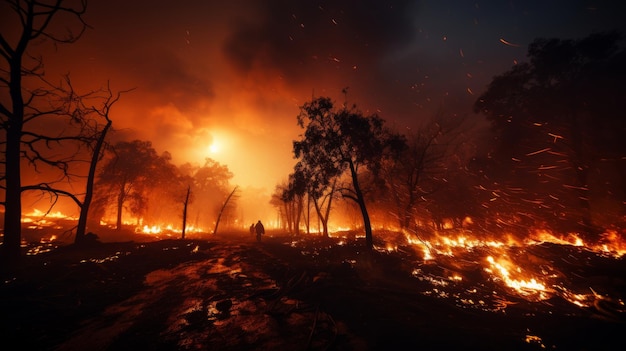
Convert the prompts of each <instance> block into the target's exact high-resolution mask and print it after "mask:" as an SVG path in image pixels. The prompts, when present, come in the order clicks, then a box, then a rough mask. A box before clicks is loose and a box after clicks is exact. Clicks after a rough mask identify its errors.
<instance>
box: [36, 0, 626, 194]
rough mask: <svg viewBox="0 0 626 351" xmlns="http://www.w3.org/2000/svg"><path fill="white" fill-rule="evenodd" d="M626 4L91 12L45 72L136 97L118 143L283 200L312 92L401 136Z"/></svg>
mask: <svg viewBox="0 0 626 351" xmlns="http://www.w3.org/2000/svg"><path fill="white" fill-rule="evenodd" d="M625 3H626V2H624V1H582V0H580V1H579V0H543V1H459V0H456V1H455V0H447V1H446V0H437V1H435V0H431V1H426V0H425V1H408V0H395V1H356V0H355V1H349V0H339V1H288V0H268V1H257V0H233V1H204V0H184V1H181V0H176V1H175V0H152V1H126V0H107V1H91V2H90V4H89V7H88V10H87V13H86V15H85V19H86V21H87V22H88V23H89V24H90V25H91V26H92V28H91V29H89V30H88V31H87V32H86V33H85V35H84V36H83V37H82V38H81V40H80V41H79V42H78V43H76V44H73V45H70V46H63V47H60V48H58V49H57V51H56V52H54V53H47V54H46V56H45V60H46V61H45V62H46V63H47V68H48V69H47V72H48V74H54V73H55V72H58V73H66V72H70V73H71V76H72V77H73V80H74V81H75V82H76V83H77V84H79V85H80V86H81V87H84V88H85V89H89V88H97V87H100V86H104V85H106V82H107V81H109V82H110V83H111V87H112V88H113V89H114V90H123V89H128V88H136V89H135V90H134V91H133V92H131V93H129V94H126V95H124V96H123V98H122V100H121V101H120V102H119V103H118V104H117V105H116V106H115V108H114V109H113V114H112V117H113V120H114V127H115V128H117V129H118V130H120V132H119V133H118V137H124V138H129V139H130V138H133V139H134V138H139V139H144V140H151V141H152V142H153V145H154V146H155V148H156V149H157V151H159V152H163V151H169V152H171V153H172V156H173V161H174V162H175V163H183V162H195V163H202V162H203V159H204V157H211V158H214V159H216V160H217V161H219V162H220V163H223V164H226V165H228V167H229V168H230V169H231V171H233V172H234V173H235V178H234V183H236V184H238V185H241V186H243V187H247V186H252V187H259V188H265V189H266V190H267V191H268V192H271V191H272V190H273V188H274V185H276V184H277V183H279V182H280V181H282V180H283V179H285V178H286V176H287V175H288V174H289V173H290V171H291V169H292V165H293V159H292V153H291V145H292V141H293V140H294V139H296V138H297V137H298V134H299V133H300V130H299V128H298V127H297V125H296V115H297V113H298V106H300V105H302V104H303V103H304V102H306V101H308V100H310V99H311V97H312V96H313V95H315V96H330V97H332V98H334V99H336V100H337V101H339V102H343V101H344V96H343V95H342V94H341V90H342V89H343V88H345V87H349V89H348V96H347V98H348V100H349V102H350V103H355V104H357V105H358V107H359V108H360V109H361V110H364V111H366V112H374V111H376V112H378V113H379V114H380V116H381V117H383V118H384V119H386V120H387V122H388V123H389V124H390V125H392V126H394V127H396V128H398V129H400V130H404V129H405V128H411V127H415V126H418V125H419V123H421V122H423V121H425V120H427V119H428V118H431V117H432V116H433V115H434V114H435V112H436V111H437V109H439V108H443V110H444V111H446V112H447V113H456V114H460V115H463V114H471V105H472V103H473V102H474V100H475V99H476V98H477V97H478V95H480V94H481V93H482V91H483V90H484V89H485V87H486V85H487V84H488V83H489V82H490V81H491V79H492V77H493V76H494V75H496V74H500V73H503V72H504V71H506V70H508V69H509V68H511V67H512V66H513V65H514V64H515V62H520V61H523V60H524V59H525V55H526V49H527V46H528V44H530V43H531V42H532V40H533V39H535V38H537V37H550V38H551V37H557V38H563V39H568V38H573V39H576V38H582V37H584V36H587V35H589V34H591V33H593V32H598V31H603V30H610V29H621V30H624V24H623V22H624V20H623V19H624V16H623V14H624V13H626V5H624V4H625ZM35 49H36V48H35ZM472 118H477V117H476V116H473V117H472ZM211 145H213V148H212V149H211V148H210V146H211Z"/></svg>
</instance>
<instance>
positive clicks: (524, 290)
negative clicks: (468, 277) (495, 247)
mask: <svg viewBox="0 0 626 351" xmlns="http://www.w3.org/2000/svg"><path fill="white" fill-rule="evenodd" d="M486 260H487V262H488V263H489V265H490V267H487V268H485V271H487V272H489V273H491V274H493V276H494V277H498V278H500V279H502V280H503V281H504V283H505V284H506V285H507V286H508V287H510V288H513V289H515V290H517V292H518V293H519V294H521V295H525V296H528V295H531V294H536V296H537V297H538V298H539V299H540V300H545V299H547V298H548V295H546V294H544V292H546V291H547V289H546V285H545V283H542V282H540V281H539V280H537V279H536V278H529V279H514V278H513V275H514V274H513V272H515V273H517V275H520V276H524V273H523V272H522V269H521V268H520V267H519V266H516V265H515V264H513V263H512V262H511V261H510V260H509V259H507V258H505V257H500V258H499V259H498V260H497V261H496V260H495V259H494V258H493V257H492V256H487V259H486Z"/></svg>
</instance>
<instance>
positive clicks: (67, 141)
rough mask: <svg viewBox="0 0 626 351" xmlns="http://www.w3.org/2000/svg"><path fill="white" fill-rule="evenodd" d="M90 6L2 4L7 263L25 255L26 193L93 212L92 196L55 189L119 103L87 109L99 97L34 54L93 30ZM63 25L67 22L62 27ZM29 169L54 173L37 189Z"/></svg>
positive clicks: (29, 1) (0, 107) (0, 115)
mask: <svg viewBox="0 0 626 351" xmlns="http://www.w3.org/2000/svg"><path fill="white" fill-rule="evenodd" d="M85 9H86V2H85V1H72V2H69V1H33V0H26V1H3V2H2V3H0V13H2V21H3V22H4V23H3V24H4V26H3V28H5V29H7V31H6V32H3V33H0V57H1V58H2V59H1V60H0V72H1V75H0V87H2V88H3V89H2V91H3V93H2V94H6V95H5V96H3V97H2V98H0V122H1V123H0V128H2V131H3V133H4V135H3V137H2V138H0V140H2V143H1V147H2V148H1V151H0V152H1V153H2V167H3V169H2V173H1V175H0V181H1V183H2V185H1V188H2V191H3V195H4V200H3V201H2V205H3V206H4V208H5V211H4V239H3V245H2V250H3V252H2V260H3V261H5V260H8V261H9V263H11V262H14V261H16V260H17V259H18V258H19V255H20V242H21V216H22V202H21V196H22V193H23V192H24V191H25V190H39V191H42V192H44V193H46V194H48V195H49V196H51V197H53V198H57V197H58V196H69V197H70V198H72V200H73V201H75V202H76V203H77V204H78V205H79V206H81V212H82V211H83V209H84V210H85V211H86V210H87V209H88V207H89V199H88V198H85V200H83V201H84V202H83V201H81V200H80V199H79V198H78V197H77V196H76V194H74V193H73V192H71V191H68V190H64V189H62V188H57V187H56V186H57V185H59V184H60V181H61V180H63V181H65V182H67V181H69V180H70V178H71V177H72V176H73V174H72V170H71V168H72V165H73V164H75V163H76V161H78V160H77V157H78V155H83V156H84V150H83V149H84V148H85V146H87V145H90V146H93V144H92V142H93V141H95V140H97V139H98V137H97V136H98V135H99V133H101V132H102V130H98V128H100V127H101V125H100V127H99V126H98V125H97V124H94V123H95V122H94V119H93V113H94V112H95V113H96V114H100V117H104V116H103V115H102V114H103V113H104V114H106V113H108V112H107V110H108V108H110V104H111V103H112V102H113V101H112V100H110V99H109V100H108V103H107V102H105V107H102V108H96V109H93V106H95V105H89V104H86V103H85V99H88V98H94V97H96V96H95V95H96V92H91V93H88V94H85V95H80V94H77V93H76V92H74V90H73V89H72V87H71V84H70V83H69V77H66V79H65V83H67V84H64V83H60V84H53V83H51V82H50V81H48V80H46V78H45V77H44V65H43V59H42V58H41V57H40V56H39V55H37V54H36V53H34V52H33V51H32V50H31V47H32V45H31V44H37V45H38V46H39V47H41V46H40V45H41V43H42V42H46V41H47V42H49V43H52V44H53V45H56V44H62V43H68V44H69V43H74V42H75V41H77V40H78V39H79V38H80V36H81V35H82V33H83V32H84V30H85V29H86V28H87V25H86V23H85V22H84V21H83V18H82V16H83V14H84V12H85ZM61 22H62V23H63V24H64V25H63V26H58V24H60V23H61ZM61 27H62V29H60V28H61ZM104 99H105V100H106V97H105V98H104ZM94 128H95V129H94ZM92 151H93V149H92ZM24 161H25V162H24ZM80 161H83V162H84V160H80ZM23 164H27V165H28V167H32V168H29V170H31V171H32V170H35V171H36V172H41V173H44V172H46V173H49V174H52V176H51V177H50V178H49V179H50V180H45V181H42V182H40V183H38V184H23V183H22V179H23V176H24V174H23V169H22V165H23ZM50 172H52V173H50ZM88 191H89V189H88ZM55 201H56V200H55Z"/></svg>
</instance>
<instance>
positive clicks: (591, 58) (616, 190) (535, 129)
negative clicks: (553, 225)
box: [475, 32, 626, 232]
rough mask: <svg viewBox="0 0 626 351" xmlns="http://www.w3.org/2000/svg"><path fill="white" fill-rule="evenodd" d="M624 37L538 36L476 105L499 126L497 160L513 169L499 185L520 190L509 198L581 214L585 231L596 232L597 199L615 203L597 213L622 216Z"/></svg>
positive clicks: (572, 217)
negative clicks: (523, 57)
mask: <svg viewBox="0 0 626 351" xmlns="http://www.w3.org/2000/svg"><path fill="white" fill-rule="evenodd" d="M621 39H622V36H621V34H619V33H617V32H608V33H596V34H592V35H590V36H588V37H586V38H583V39H579V40H561V39H536V40H535V41H534V42H533V43H532V44H531V45H530V46H529V49H528V58H529V61H528V62H526V63H521V64H518V65H516V66H515V67H513V68H512V69H511V70H509V71H508V72H506V73H504V74H502V75H500V76H497V77H495V78H494V79H493V81H492V82H491V84H490V85H489V87H488V89H487V91H486V92H485V93H484V94H482V95H481V96H480V97H479V98H478V100H477V101H476V103H475V110H476V111H477V112H482V113H484V114H485V115H486V116H487V119H488V120H489V121H490V122H491V125H492V128H493V130H494V131H495V132H496V143H494V149H493V150H492V156H493V159H492V160H493V161H495V162H498V165H499V167H500V169H505V170H510V172H509V173H508V174H505V175H504V177H503V178H501V181H502V184H501V185H502V186H503V188H507V187H508V188H511V189H523V192H519V191H518V192H517V193H518V194H517V195H519V197H518V198H517V199H515V198H513V197H509V201H511V202H515V203H516V204H517V205H518V206H521V207H522V208H524V207H525V208H526V209H528V210H530V211H533V210H535V211H536V210H539V211H541V212H542V213H548V214H550V216H552V218H554V219H564V220H565V221H563V222H564V223H568V222H577V220H576V219H577V218H578V219H580V224H581V225H582V230H583V231H588V232H593V231H594V223H592V222H593V218H592V208H591V206H592V204H593V205H595V206H600V204H601V203H607V201H608V202H610V203H612V204H613V205H610V206H609V207H605V206H606V205H603V207H599V208H598V209H599V211H600V212H606V211H607V210H609V211H611V212H613V213H614V214H615V217H614V218H619V217H621V216H623V214H624V200H625V198H624V194H625V192H624V189H625V188H626V187H625V184H624V179H626V177H624V176H625V175H626V171H625V169H626V166H625V165H624V155H625V154H626V139H625V138H624V135H625V132H626V119H625V118H624V117H623V115H624V111H625V110H626V99H625V98H624V96H625V91H626V89H624V86H623V82H624V80H625V79H626V65H624V62H626V51H625V50H624V48H623V46H620V43H621ZM616 197H617V198H616ZM594 199H596V200H598V201H595V202H594ZM522 211H523V210H522ZM553 222H554V221H553ZM570 229H571V228H570Z"/></svg>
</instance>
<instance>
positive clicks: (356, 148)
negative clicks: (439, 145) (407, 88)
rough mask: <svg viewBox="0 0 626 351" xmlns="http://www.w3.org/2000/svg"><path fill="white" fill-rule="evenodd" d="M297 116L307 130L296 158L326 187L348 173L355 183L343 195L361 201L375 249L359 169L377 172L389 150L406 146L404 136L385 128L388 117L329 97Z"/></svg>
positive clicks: (296, 145)
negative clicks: (339, 105)
mask: <svg viewBox="0 0 626 351" xmlns="http://www.w3.org/2000/svg"><path fill="white" fill-rule="evenodd" d="M297 119H298V125H299V126H300V127H302V128H304V129H305V132H304V135H302V136H301V139H300V140H297V141H294V143H293V151H294V155H295V157H296V158H298V159H299V160H300V161H299V162H300V163H301V165H302V167H303V169H306V170H307V173H308V174H310V175H313V174H314V175H316V176H318V177H319V182H320V184H321V186H323V187H328V186H330V184H331V183H332V182H333V181H334V180H335V179H336V178H337V177H339V176H341V175H342V174H343V173H344V172H348V174H349V175H350V177H351V180H352V183H351V186H350V187H346V188H342V189H341V194H342V196H343V197H344V198H349V199H351V200H353V201H355V202H356V203H357V204H358V206H359V209H360V211H361V215H362V218H363V227H364V229H365V238H366V244H367V247H368V248H370V249H371V248H372V247H373V238H372V227H371V223H370V218H369V214H368V212H367V206H366V204H365V197H364V194H363V191H362V189H361V185H360V182H359V170H360V168H361V167H365V168H367V169H369V170H370V171H372V172H374V174H376V173H377V172H378V170H379V167H380V163H381V160H382V159H383V158H384V156H385V153H386V152H387V151H389V150H390V149H392V148H396V147H398V146H399V145H402V144H403V143H404V139H403V138H402V137H401V136H399V135H398V134H394V133H392V132H391V131H389V130H388V129H387V128H385V126H384V120H383V119H382V118H380V117H379V116H377V115H369V116H364V115H363V114H362V113H361V112H360V111H358V110H356V106H353V107H352V108H347V107H345V106H344V107H342V108H340V109H335V108H334V104H333V102H332V101H331V99H330V98H325V97H322V98H316V99H313V100H312V101H311V102H307V103H305V104H304V105H303V106H301V108H300V114H299V115H298V116H297Z"/></svg>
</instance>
